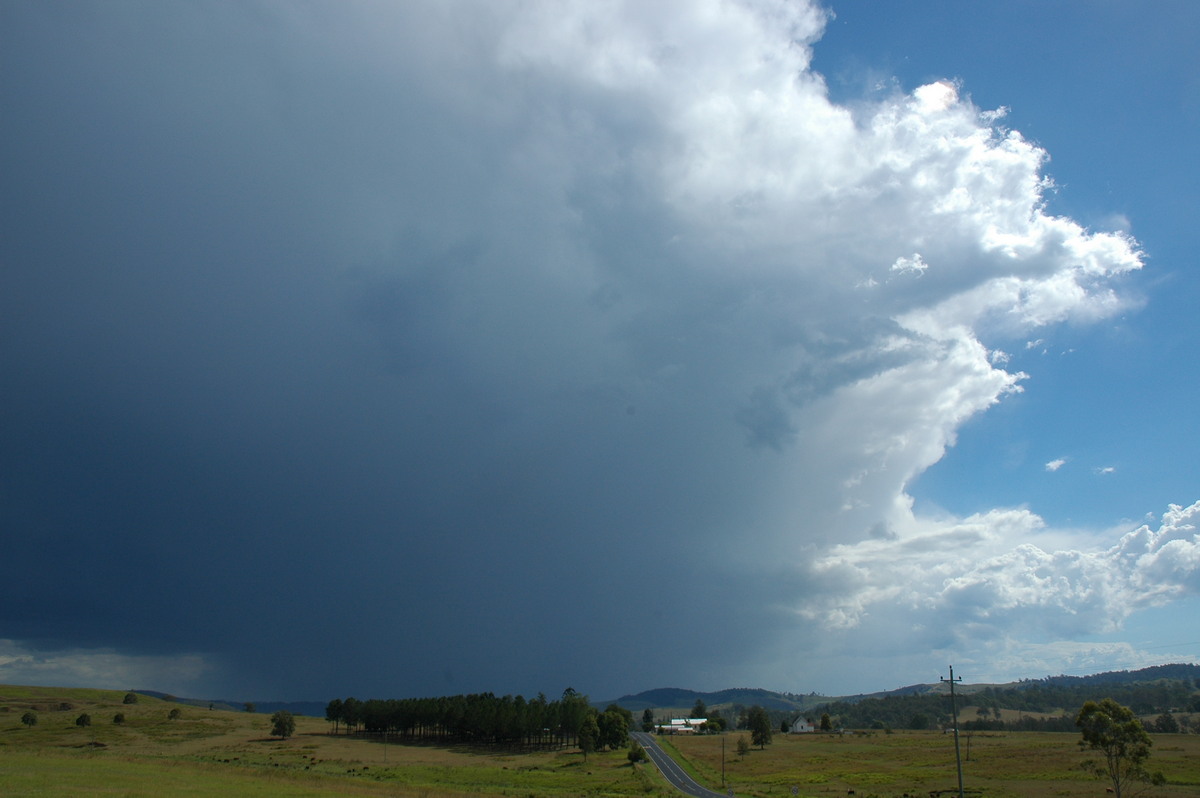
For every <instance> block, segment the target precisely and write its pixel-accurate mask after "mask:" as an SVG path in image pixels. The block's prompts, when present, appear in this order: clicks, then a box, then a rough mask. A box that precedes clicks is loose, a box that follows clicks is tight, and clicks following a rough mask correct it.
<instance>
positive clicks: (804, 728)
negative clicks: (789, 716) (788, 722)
mask: <svg viewBox="0 0 1200 798" xmlns="http://www.w3.org/2000/svg"><path fill="white" fill-rule="evenodd" d="M813 731H816V729H815V728H813V725H812V724H811V723H809V722H808V721H807V720H805V719H804V718H796V719H795V720H794V721H792V726H791V728H789V729H788V734H807V733H808V732H813Z"/></svg>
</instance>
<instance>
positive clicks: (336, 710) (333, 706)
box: [325, 698, 342, 734]
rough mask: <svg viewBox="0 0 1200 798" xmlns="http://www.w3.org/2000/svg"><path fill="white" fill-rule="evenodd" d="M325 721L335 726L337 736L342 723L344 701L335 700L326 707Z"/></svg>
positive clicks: (334, 730)
mask: <svg viewBox="0 0 1200 798" xmlns="http://www.w3.org/2000/svg"><path fill="white" fill-rule="evenodd" d="M325 720H327V721H329V722H330V723H332V724H333V733H334V734H337V733H338V725H339V724H340V723H341V722H342V699H340V698H335V699H333V700H332V701H330V702H329V703H328V704H326V705H325Z"/></svg>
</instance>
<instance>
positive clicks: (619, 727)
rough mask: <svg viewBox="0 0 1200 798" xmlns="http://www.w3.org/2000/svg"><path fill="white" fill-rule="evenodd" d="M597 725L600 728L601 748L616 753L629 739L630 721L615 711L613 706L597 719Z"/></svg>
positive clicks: (599, 744)
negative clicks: (609, 749)
mask: <svg viewBox="0 0 1200 798" xmlns="http://www.w3.org/2000/svg"><path fill="white" fill-rule="evenodd" d="M617 709H618V710H619V709H620V708H619V707H618V708H617ZM596 725H597V726H598V727H599V728H600V738H599V740H598V746H599V747H600V748H606V747H607V748H611V749H612V750H614V751H615V750H616V749H618V748H623V747H624V746H625V743H626V741H627V740H628V739H629V719H628V718H627V717H626V715H625V714H624V713H622V712H620V711H616V710H614V709H613V708H612V707H611V706H610V707H609V708H608V709H606V710H604V711H603V712H601V713H600V715H599V717H597V718H596Z"/></svg>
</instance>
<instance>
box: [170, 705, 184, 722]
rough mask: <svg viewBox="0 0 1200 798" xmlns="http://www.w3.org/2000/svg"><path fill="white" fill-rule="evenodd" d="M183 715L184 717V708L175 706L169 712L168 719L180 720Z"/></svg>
mask: <svg viewBox="0 0 1200 798" xmlns="http://www.w3.org/2000/svg"><path fill="white" fill-rule="evenodd" d="M182 717H183V710H181V709H180V708H179V707H175V708H174V709H172V710H171V711H170V712H168V713H167V720H179V719H180V718H182Z"/></svg>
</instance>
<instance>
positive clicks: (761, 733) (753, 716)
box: [746, 704, 771, 750]
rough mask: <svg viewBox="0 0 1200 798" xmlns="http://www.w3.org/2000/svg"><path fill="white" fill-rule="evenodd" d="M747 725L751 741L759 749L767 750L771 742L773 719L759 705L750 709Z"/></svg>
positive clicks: (747, 715)
mask: <svg viewBox="0 0 1200 798" xmlns="http://www.w3.org/2000/svg"><path fill="white" fill-rule="evenodd" d="M746 725H747V726H749V727H750V740H751V742H753V743H754V744H755V745H757V746H758V747H759V750H762V749H763V748H766V746H767V743H769V742H771V718H770V716H768V715H767V711H766V710H765V709H763V708H762V707H760V706H758V705H757V704H756V705H754V706H752V707H750V711H749V712H748V713H747V714H746Z"/></svg>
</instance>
